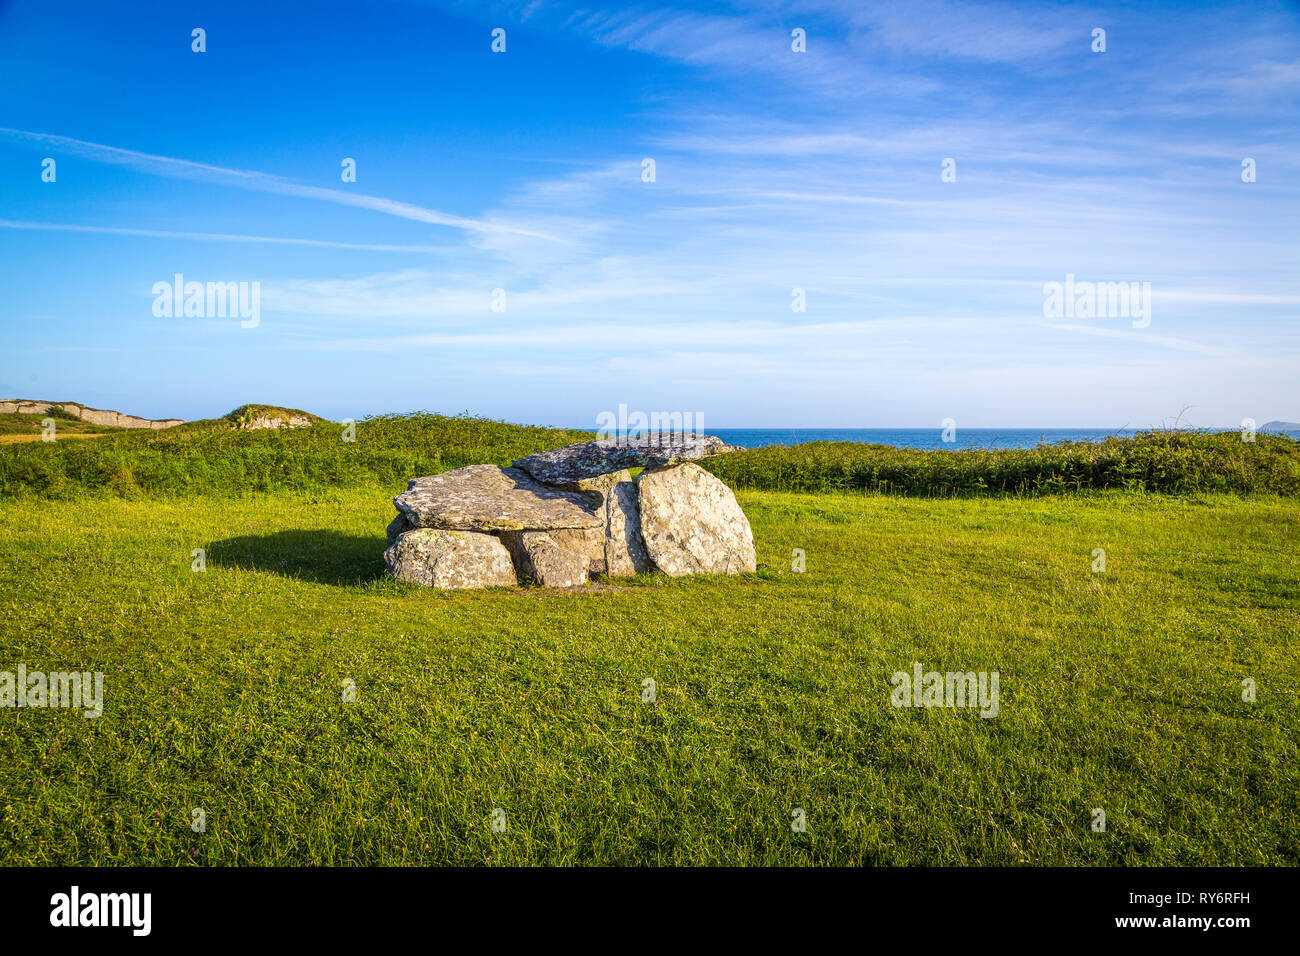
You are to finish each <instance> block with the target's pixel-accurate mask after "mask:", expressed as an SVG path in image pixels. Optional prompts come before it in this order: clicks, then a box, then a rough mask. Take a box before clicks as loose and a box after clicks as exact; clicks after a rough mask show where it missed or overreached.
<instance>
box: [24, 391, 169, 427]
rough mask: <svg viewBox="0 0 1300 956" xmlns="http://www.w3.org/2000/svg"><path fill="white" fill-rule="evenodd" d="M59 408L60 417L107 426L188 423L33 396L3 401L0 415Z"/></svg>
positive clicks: (151, 425) (49, 411)
mask: <svg viewBox="0 0 1300 956" xmlns="http://www.w3.org/2000/svg"><path fill="white" fill-rule="evenodd" d="M52 409H53V410H55V412H54V414H55V417H56V418H60V417H63V416H61V415H59V414H58V412H65V413H67V414H68V415H71V416H72V418H74V419H76V420H77V421H81V422H89V423H90V424H92V425H106V426H107V427H109V428H171V427H173V426H175V425H182V424H184V419H181V418H163V419H154V418H141V417H139V416H138V415H125V414H123V413H122V412H116V411H113V410H112V409H108V408H91V407H90V406H89V405H82V404H81V403H80V402H46V401H41V400H39V399H32V398H11V399H3V400H0V415H41V416H45V415H49V414H50V413H51V410H52Z"/></svg>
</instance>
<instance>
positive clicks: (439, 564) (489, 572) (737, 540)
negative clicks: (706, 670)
mask: <svg viewBox="0 0 1300 956" xmlns="http://www.w3.org/2000/svg"><path fill="white" fill-rule="evenodd" d="M732 450H734V449H733V448H732V447H731V446H730V445H727V444H725V443H724V442H723V441H722V440H721V439H719V438H716V437H714V436H712V435H693V434H679V433H650V434H645V435H640V436H634V437H617V438H601V439H597V440H595V441H587V442H579V443H578V444H575V445H565V446H564V447H563V448H553V449H550V450H549V451H543V452H538V453H537V454H535V455H529V456H528V457H526V458H520V459H519V460H518V461H516V462H514V463H513V465H512V467H510V468H501V467H498V466H497V465H470V466H468V467H466V468H457V469H455V470H453V471H446V472H443V473H441V474H438V475H429V476H427V477H424V478H412V479H411V482H410V484H409V485H408V487H407V489H406V491H404V492H403V493H402V494H400V495H398V496H397V497H396V498H394V499H393V504H394V505H395V506H396V507H397V517H396V518H394V519H393V521H392V523H391V524H389V526H388V550H387V551H385V552H384V561H385V563H386V564H387V565H388V572H389V574H390V575H392V576H393V577H394V578H397V579H398V580H401V581H409V582H411V583H413V584H420V585H424V586H425V587H432V588H447V589H457V588H486V587H496V586H505V585H514V584H516V583H519V582H523V583H535V584H539V585H541V586H543V587H557V588H571V587H578V586H581V585H584V584H587V583H588V582H589V581H590V580H591V577H592V576H593V575H603V576H605V577H610V578H616V577H629V576H631V575H633V574H638V573H640V572H644V571H653V570H655V569H658V570H660V571H663V572H664V573H666V574H669V575H672V576H674V577H679V576H682V575H686V574H740V573H742V572H745V571H753V570H755V568H756V559H755V554H754V535H753V532H752V531H751V530H750V527H749V520H748V519H747V518H746V517H745V513H744V512H743V511H741V509H740V505H739V504H737V502H736V496H735V495H734V494H733V493H732V491H731V489H730V488H728V487H727V486H726V485H725V484H723V483H722V482H721V481H720V480H718V479H717V478H715V477H714V476H713V475H711V474H709V472H707V471H705V470H704V469H703V468H701V467H699V466H698V465H695V464H692V462H694V461H697V460H699V459H702V458H709V457H711V456H713V455H718V454H722V453H724V452H728V451H732ZM632 468H642V469H644V470H643V471H642V472H641V473H640V474H639V475H638V476H637V478H636V480H635V481H634V480H633V479H632V474H631V471H630V469H632Z"/></svg>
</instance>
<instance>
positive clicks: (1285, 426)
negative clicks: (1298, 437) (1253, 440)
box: [1259, 422, 1300, 432]
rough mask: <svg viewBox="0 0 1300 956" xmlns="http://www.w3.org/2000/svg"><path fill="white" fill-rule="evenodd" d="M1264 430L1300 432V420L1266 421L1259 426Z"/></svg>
mask: <svg viewBox="0 0 1300 956" xmlns="http://www.w3.org/2000/svg"><path fill="white" fill-rule="evenodd" d="M1259 430H1260V431H1262V432H1300V422H1265V423H1264V424H1263V425H1260V426H1259Z"/></svg>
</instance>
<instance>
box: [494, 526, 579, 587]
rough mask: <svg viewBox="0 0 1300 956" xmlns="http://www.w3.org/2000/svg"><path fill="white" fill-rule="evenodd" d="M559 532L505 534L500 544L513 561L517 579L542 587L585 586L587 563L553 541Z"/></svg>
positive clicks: (508, 532)
mask: <svg viewBox="0 0 1300 956" xmlns="http://www.w3.org/2000/svg"><path fill="white" fill-rule="evenodd" d="M558 533H559V532H551V533H549V534H548V533H547V532H545V531H506V532H503V533H502V535H501V538H502V541H503V542H504V543H505V544H506V546H507V547H508V548H509V550H510V551H511V553H512V554H513V556H514V559H515V567H517V568H518V569H519V575H520V577H523V578H527V579H530V580H532V581H536V582H537V583H538V584H540V585H541V586H542V587H545V588H573V587H578V586H579V585H583V584H586V583H587V579H588V570H589V568H590V561H589V560H588V558H587V556H586V555H585V554H579V553H578V552H577V551H571V550H569V549H568V548H566V547H564V546H563V545H561V544H560V543H559V542H558V541H556V540H555V538H554V537H553V535H555V534H558Z"/></svg>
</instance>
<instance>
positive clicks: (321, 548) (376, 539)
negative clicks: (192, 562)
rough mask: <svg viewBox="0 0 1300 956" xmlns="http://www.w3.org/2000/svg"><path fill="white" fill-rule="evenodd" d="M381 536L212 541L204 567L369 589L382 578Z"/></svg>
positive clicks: (307, 534)
mask: <svg viewBox="0 0 1300 956" xmlns="http://www.w3.org/2000/svg"><path fill="white" fill-rule="evenodd" d="M387 547H388V541H387V540H386V539H385V537H384V536H383V535H382V534H368V535H357V534H344V533H343V532H341V531H276V532H273V533H271V534H248V535H243V536H241V537H238V538H226V539H225V540H223V541H213V542H212V543H211V544H209V545H208V546H207V563H208V565H209V566H211V567H213V568H244V569H247V570H256V571H270V572H272V573H273V574H280V575H283V576H285V577H290V578H299V579H301V580H303V581H314V582H316V583H317V584H334V585H354V584H368V583H369V582H371V581H376V580H378V579H379V578H382V577H384V574H385V568H384V549H385V548H387Z"/></svg>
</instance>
